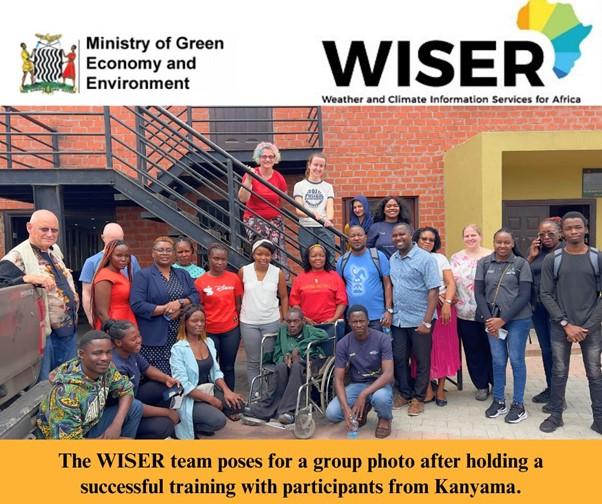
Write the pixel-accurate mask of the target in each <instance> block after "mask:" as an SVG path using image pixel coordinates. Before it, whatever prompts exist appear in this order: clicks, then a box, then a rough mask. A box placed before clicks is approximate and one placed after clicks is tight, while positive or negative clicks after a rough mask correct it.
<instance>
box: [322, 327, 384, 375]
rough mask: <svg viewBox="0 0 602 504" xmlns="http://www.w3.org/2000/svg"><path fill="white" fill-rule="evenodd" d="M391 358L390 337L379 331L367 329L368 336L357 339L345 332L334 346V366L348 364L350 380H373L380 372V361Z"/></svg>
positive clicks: (339, 366)
mask: <svg viewBox="0 0 602 504" xmlns="http://www.w3.org/2000/svg"><path fill="white" fill-rule="evenodd" d="M383 360H393V349H392V346H391V337H390V336H387V335H385V334H383V333H381V332H380V331H375V330H374V329H368V338H367V339H365V340H364V341H358V340H357V338H356V337H355V335H354V334H353V332H350V333H349V334H347V335H346V336H345V337H344V338H343V339H341V341H339V342H338V343H337V346H336V357H335V361H334V363H335V364H334V365H335V367H337V368H339V369H341V368H345V367H347V365H349V373H350V377H351V381H352V382H354V383H358V382H359V383H365V382H373V381H374V380H376V379H377V378H378V377H379V376H380V375H381V374H382V361H383Z"/></svg>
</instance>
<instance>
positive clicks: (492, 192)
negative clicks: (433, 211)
mask: <svg viewBox="0 0 602 504" xmlns="http://www.w3.org/2000/svg"><path fill="white" fill-rule="evenodd" d="M597 167H602V131H555V132H512V133H480V134H478V135H476V136H475V137H473V138H472V139H470V140H469V141H468V142H465V143H463V144H460V145H457V146H456V147H454V148H453V149H451V150H450V151H448V152H447V153H446V155H445V156H444V183H445V228H446V237H445V238H446V247H445V249H446V252H447V254H448V255H449V254H451V253H453V252H455V251H456V250H459V249H461V248H462V246H463V245H462V238H461V230H462V228H463V227H464V225H466V224H467V223H469V222H476V223H477V224H479V225H480V226H481V227H482V230H483V235H484V236H485V237H487V236H492V234H493V233H494V232H495V230H496V229H498V228H499V227H500V226H501V223H502V200H503V199H505V200H532V199H578V198H581V169H582V168H597ZM596 217H597V219H596V222H597V229H596V235H597V236H599V237H602V201H599V202H598V204H597V214H596Z"/></svg>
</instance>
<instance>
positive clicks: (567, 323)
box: [560, 319, 569, 327]
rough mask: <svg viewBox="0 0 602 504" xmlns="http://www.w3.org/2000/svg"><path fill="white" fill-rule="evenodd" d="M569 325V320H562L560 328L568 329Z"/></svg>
mask: <svg viewBox="0 0 602 504" xmlns="http://www.w3.org/2000/svg"><path fill="white" fill-rule="evenodd" d="M568 325H569V321H568V320H564V319H563V320H561V321H560V326H561V327H566V326H568Z"/></svg>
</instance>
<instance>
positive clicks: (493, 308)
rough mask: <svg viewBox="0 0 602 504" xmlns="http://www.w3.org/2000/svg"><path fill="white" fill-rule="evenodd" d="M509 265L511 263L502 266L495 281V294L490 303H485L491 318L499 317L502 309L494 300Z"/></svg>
mask: <svg viewBox="0 0 602 504" xmlns="http://www.w3.org/2000/svg"><path fill="white" fill-rule="evenodd" d="M510 266H511V264H510V263H508V264H507V265H506V267H505V268H504V271H502V274H501V275H500V279H499V280H498V283H497V287H496V288H495V294H494V295H493V301H492V302H491V303H487V306H488V307H489V311H490V312H491V317H492V318H499V316H500V315H501V314H502V310H501V309H500V307H499V306H498V305H497V304H496V303H495V300H496V299H497V295H498V293H499V292H500V286H501V285H502V280H503V279H504V275H505V274H506V271H508V268H509V267H510Z"/></svg>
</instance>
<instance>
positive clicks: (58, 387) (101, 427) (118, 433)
mask: <svg viewBox="0 0 602 504" xmlns="http://www.w3.org/2000/svg"><path fill="white" fill-rule="evenodd" d="M112 348H113V345H112V343H111V338H110V337H109V335H108V334H106V333H104V332H102V331H89V332H87V333H86V334H84V335H83V336H82V339H81V341H80V342H79V349H78V355H77V357H76V358H74V359H71V360H69V361H67V362H65V363H64V364H62V365H60V366H59V367H58V368H57V369H55V370H54V372H53V373H51V375H50V378H49V381H50V383H51V385H52V388H51V389H50V392H49V394H48V396H47V397H46V398H45V399H44V400H43V401H42V404H41V406H40V412H39V413H38V417H37V420H36V424H37V425H36V430H35V435H36V437H38V438H41V439H82V438H100V439H118V438H122V437H124V438H134V437H136V431H137V430H138V424H139V423H140V418H141V417H142V403H141V402H140V401H136V400H134V387H133V386H132V383H131V382H130V380H129V378H128V377H127V376H124V375H122V374H121V373H120V372H119V371H117V369H116V368H115V366H114V365H113V363H112V362H111V351H112ZM112 398H113V399H117V404H112V405H108V402H109V401H110V400H111V399H112Z"/></svg>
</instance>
